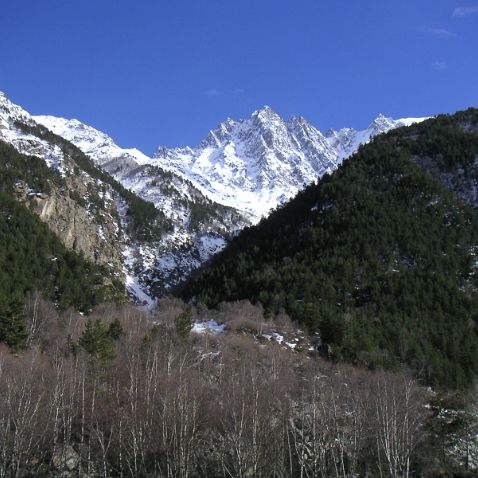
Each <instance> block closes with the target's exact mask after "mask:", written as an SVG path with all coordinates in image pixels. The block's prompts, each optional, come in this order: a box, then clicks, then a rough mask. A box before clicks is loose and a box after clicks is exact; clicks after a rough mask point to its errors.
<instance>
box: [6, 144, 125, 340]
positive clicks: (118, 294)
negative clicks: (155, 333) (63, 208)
mask: <svg viewBox="0 0 478 478" xmlns="http://www.w3.org/2000/svg"><path fill="white" fill-rule="evenodd" d="M63 183H64V180H63V178H62V177H61V176H60V175H59V174H57V173H55V172H54V171H52V170H51V169H49V168H48V167H47V166H46V164H45V162H44V161H43V160H41V159H39V158H36V157H33V156H32V157H30V156H25V155H21V154H19V153H18V152H16V151H15V150H14V149H13V148H12V147H11V146H8V145H6V144H5V143H2V142H0V341H5V342H6V343H8V344H9V345H11V346H14V347H15V346H20V345H21V344H22V342H23V340H24V338H25V336H24V329H23V319H22V316H23V312H22V309H23V301H24V297H25V294H26V293H27V292H32V291H34V290H38V291H41V293H42V294H43V295H44V297H45V298H47V299H48V300H50V301H52V302H54V303H55V304H57V305H58V307H59V308H61V309H65V308H67V307H70V306H71V307H74V308H76V309H78V310H82V311H88V310H89V309H91V308H92V307H93V306H94V305H95V304H98V303H100V302H102V301H104V300H112V299H114V300H124V286H123V285H122V284H121V282H120V281H119V280H118V278H116V277H115V275H114V274H113V272H112V271H111V270H109V269H107V268H106V267H103V266H100V265H96V264H92V263H91V262H88V261H87V260H85V259H84V257H83V256H82V255H81V254H77V253H75V252H73V251H70V250H67V249H66V247H65V246H64V245H63V244H62V242H61V241H60V240H59V239H58V237H57V236H56V235H55V234H54V233H53V232H51V230H50V228H49V227H48V226H47V225H46V224H45V223H43V222H42V221H40V219H39V218H38V216H37V215H35V214H34V213H32V212H31V211H29V209H28V208H27V207H26V205H25V204H22V203H20V202H19V201H18V200H17V199H16V197H15V193H16V188H23V185H26V184H28V186H29V191H30V193H29V195H30V198H31V200H35V198H36V197H37V195H43V194H48V193H49V191H50V189H51V187H53V186H55V187H61V186H64V184H63Z"/></svg>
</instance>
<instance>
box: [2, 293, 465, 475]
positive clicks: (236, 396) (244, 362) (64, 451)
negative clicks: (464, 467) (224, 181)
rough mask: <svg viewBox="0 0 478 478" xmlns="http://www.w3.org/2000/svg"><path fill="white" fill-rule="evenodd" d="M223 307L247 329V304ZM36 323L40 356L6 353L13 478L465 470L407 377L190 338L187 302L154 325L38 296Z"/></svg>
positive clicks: (8, 470)
mask: <svg viewBox="0 0 478 478" xmlns="http://www.w3.org/2000/svg"><path fill="white" fill-rule="evenodd" d="M224 310H226V312H227V314H229V318H230V319H231V320H236V321H237V320H241V319H244V318H245V319H248V312H247V310H245V309H244V304H236V305H234V304H232V305H230V306H229V307H228V308H227V309H224ZM193 313H194V311H193ZM201 314H202V315H201V316H202V317H204V316H205V315H207V311H204V310H203V311H202V312H201ZM26 316H27V331H28V337H29V338H28V345H29V348H28V350H27V351H26V352H24V353H23V354H21V355H11V354H10V353H9V352H8V350H6V349H3V350H1V351H0V476H1V477H14V476H39V477H41V476H44V477H47V476H89V477H96V476H98V477H99V476H102V477H114V476H118V477H120V476H121V477H128V476H130V477H139V476H144V477H147V476H160V477H171V478H172V477H209V478H212V477H239V478H245V477H252V476H254V477H257V478H260V477H284V478H285V477H327V478H328V477H334V476H335V477H352V476H384V477H385V476H390V477H408V476H438V475H439V473H441V472H443V471H444V470H448V471H450V470H452V468H453V467H452V465H451V464H450V461H449V458H448V457H447V456H446V455H445V445H444V444H445V439H444V437H443V436H441V435H440V434H432V433H431V431H430V430H431V429H430V427H429V421H430V418H431V416H432V415H433V412H432V411H431V409H430V408H429V407H427V406H426V403H427V402H428V400H429V398H430V395H429V393H428V392H426V390H425V389H423V388H421V387H420V386H418V384H417V383H416V382H414V381H413V380H412V379H410V378H409V377H407V376H406V375H405V374H393V373H388V372H375V373H373V372H367V371H363V370H359V369H355V368H352V367H347V366H333V365H331V364H330V363H328V362H323V361H321V360H316V359H311V358H310V357H308V356H307V354H301V353H298V352H292V351H287V350H285V349H284V348H282V347H281V346H280V345H278V344H275V345H274V344H270V345H269V346H266V347H264V346H260V345H259V344H258V343H257V341H256V340H255V339H254V338H253V337H251V336H248V335H238V334H225V335H223V336H216V337H213V336H198V335H189V333H188V332H189V329H190V326H191V319H192V317H193V316H192V315H191V310H188V309H187V308H186V307H185V306H184V305H183V304H181V303H179V302H171V301H163V302H162V304H161V306H160V308H159V309H158V310H157V311H156V314H155V316H154V322H152V321H151V320H150V319H149V318H147V317H145V316H144V315H142V313H141V312H140V311H138V310H137V309H134V308H129V307H126V308H122V309H117V308H105V307H102V308H99V309H97V310H96V311H95V312H94V313H93V314H92V315H91V316H90V317H89V318H85V317H82V316H78V315H77V314H74V313H63V314H61V315H59V314H58V313H57V311H56V310H55V309H54V308H53V307H52V306H50V305H49V304H47V303H45V302H43V301H42V300H41V299H40V298H39V296H38V295H31V296H30V297H29V299H28V300H27V307H26ZM244 316H245V317H244ZM246 321H247V320H246ZM188 324H189V325H188ZM473 429H474V428H473V427H472V426H471V425H470V427H469V430H470V431H471V430H473ZM468 448H470V447H468ZM455 453H456V450H455ZM470 456H471V455H470V453H469V451H468V453H467V455H466V456H465V455H464V456H462V457H460V458H461V459H462V461H463V463H465V462H466V460H467V459H469V457H470ZM457 476H458V475H457ZM461 476H465V474H463V475H461Z"/></svg>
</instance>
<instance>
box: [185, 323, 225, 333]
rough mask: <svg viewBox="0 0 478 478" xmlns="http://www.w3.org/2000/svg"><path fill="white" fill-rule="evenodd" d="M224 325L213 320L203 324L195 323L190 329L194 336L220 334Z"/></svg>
mask: <svg viewBox="0 0 478 478" xmlns="http://www.w3.org/2000/svg"><path fill="white" fill-rule="evenodd" d="M225 327H226V326H225V325H222V324H218V323H217V322H216V321H215V320H207V321H205V322H196V323H195V324H194V325H193V328H192V329H191V332H193V333H195V334H206V333H209V334H213V335H218V334H222V333H223V332H224V329H225Z"/></svg>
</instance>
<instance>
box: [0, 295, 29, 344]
mask: <svg viewBox="0 0 478 478" xmlns="http://www.w3.org/2000/svg"><path fill="white" fill-rule="evenodd" d="M27 336H28V334H27V331H26V328H25V321H24V314H23V304H22V302H21V301H20V300H18V299H15V298H11V299H10V300H8V301H7V299H6V298H5V297H0V342H5V343H6V344H7V345H8V346H9V347H11V348H12V349H13V350H18V349H21V348H23V347H24V345H25V341H26V339H27Z"/></svg>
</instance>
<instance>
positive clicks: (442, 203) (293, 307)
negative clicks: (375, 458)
mask: <svg viewBox="0 0 478 478" xmlns="http://www.w3.org/2000/svg"><path fill="white" fill-rule="evenodd" d="M477 118H478V113H477V111H476V110H469V111H468V112H465V113H461V114H459V115H457V116H455V117H439V118H438V119H435V120H429V121H427V122H424V123H422V124H420V125H416V126H415V127H412V128H403V129H400V130H396V131H393V132H391V133H389V134H387V135H381V136H380V137H378V138H376V140H375V141H374V142H372V143H371V144H369V145H367V146H364V147H361V148H360V150H359V151H358V153H357V154H355V155H354V157H353V158H352V159H350V160H348V161H346V162H345V163H344V165H343V166H342V167H340V168H339V169H338V170H337V171H336V172H335V173H334V174H333V175H332V176H326V177H324V178H323V179H322V180H321V181H320V182H319V184H317V185H312V186H310V187H308V188H307V189H305V190H304V191H303V192H301V193H299V194H298V195H297V197H296V198H295V199H294V200H293V201H291V202H290V203H288V204H287V205H286V206H284V207H282V208H281V209H279V210H277V211H276V212H274V213H273V214H272V216H271V217H270V218H268V219H267V220H264V221H262V222H261V223H260V224H259V225H258V226H256V227H252V228H249V229H246V230H244V231H243V233H241V234H240V235H239V237H237V238H236V239H235V240H233V241H232V243H231V244H230V246H229V247H228V248H227V249H226V250H225V251H224V252H223V253H222V254H220V255H219V256H218V257H217V258H216V259H215V260H214V261H213V263H212V265H211V267H210V268H208V269H207V270H205V271H203V273H202V275H200V276H198V277H197V278H196V279H195V280H193V281H191V282H189V283H188V284H186V286H185V288H184V291H183V295H184V296H185V297H187V298H190V297H196V298H197V299H198V300H199V301H201V302H204V303H206V304H208V305H210V306H211V305H213V306H215V305H217V304H218V303H219V302H221V301H224V300H240V299H250V300H253V301H260V302H262V303H263V304H264V305H265V306H266V307H267V308H268V310H270V311H277V310H279V309H280V308H281V307H284V308H285V309H286V310H287V312H288V313H289V314H291V315H292V317H293V318H294V319H297V320H299V321H300V322H301V323H302V324H304V325H306V326H307V327H308V328H309V329H310V330H320V332H321V335H322V339H323V341H324V342H325V344H326V347H324V350H326V351H327V354H328V355H329V356H330V357H332V358H335V359H337V360H346V361H350V362H353V363H356V364H362V365H366V366H369V367H381V366H387V367H397V366H398V365H399V364H400V363H402V362H406V363H408V364H409V365H410V366H412V367H413V368H414V369H415V370H416V372H417V373H418V374H419V375H420V376H421V377H423V378H424V379H425V380H426V381H428V382H429V383H432V384H435V385H443V386H447V387H458V388H460V387H465V386H466V385H468V384H469V383H471V381H472V380H473V378H474V377H475V376H476V374H477V373H478V338H477V330H476V327H477V321H478V293H477V287H478V275H477V270H476V268H475V262H476V259H475V253H476V245H477V244H478V221H477V216H476V213H475V211H474V210H473V209H472V208H471V207H469V206H466V205H464V204H463V203H462V202H461V201H460V200H459V199H457V198H456V196H454V195H453V194H452V193H451V192H450V190H449V189H447V188H445V187H444V184H443V183H446V184H447V186H451V187H452V186H453V184H452V185H450V184H448V182H447V181H445V179H446V178H444V177H441V176H440V177H439V178H437V175H436V174H434V175H433V176H432V175H431V174H429V173H428V172H427V171H430V172H432V171H431V169H433V168H430V167H429V168H427V169H426V170H425V169H424V168H422V167H420V166H419V165H418V164H421V161H420V158H423V157H427V158H431V159H432V162H433V164H439V168H440V171H441V172H446V173H447V174H448V176H447V177H456V174H455V175H454V173H455V172H456V171H461V170H466V165H467V164H471V163H472V162H473V161H472V159H473V160H474V158H476V157H477V156H478V137H477V133H476V125H477V124H478V121H477ZM473 124H474V125H475V130H474V131H475V132H473V131H471V130H470V127H469V125H473ZM464 126H466V128H467V130H465V129H464ZM417 163H418V164H417ZM437 179H438V180H437Z"/></svg>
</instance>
